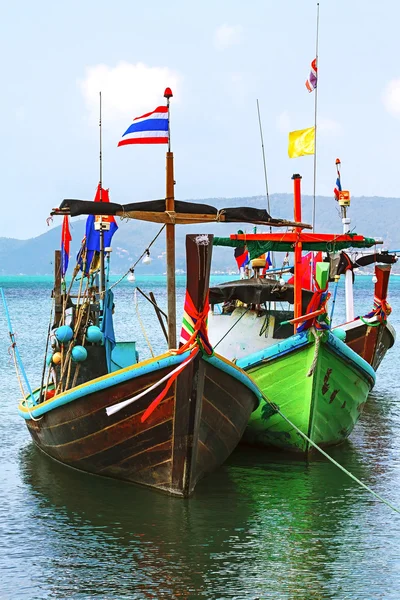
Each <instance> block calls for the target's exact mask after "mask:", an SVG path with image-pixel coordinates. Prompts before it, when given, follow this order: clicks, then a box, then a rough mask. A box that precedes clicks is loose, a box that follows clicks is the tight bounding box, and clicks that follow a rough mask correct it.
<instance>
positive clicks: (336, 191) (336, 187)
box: [333, 158, 342, 201]
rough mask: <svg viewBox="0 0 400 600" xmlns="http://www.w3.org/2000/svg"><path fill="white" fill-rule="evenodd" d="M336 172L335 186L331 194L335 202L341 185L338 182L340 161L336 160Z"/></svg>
mask: <svg viewBox="0 0 400 600" xmlns="http://www.w3.org/2000/svg"><path fill="white" fill-rule="evenodd" d="M336 171H337V178H336V185H335V189H334V190H333V193H334V194H335V198H336V200H337V201H339V192H341V191H342V183H341V181H340V160H339V159H338V158H337V159H336Z"/></svg>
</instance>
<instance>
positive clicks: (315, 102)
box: [312, 2, 319, 231]
mask: <svg viewBox="0 0 400 600" xmlns="http://www.w3.org/2000/svg"><path fill="white" fill-rule="evenodd" d="M318 34H319V2H317V35H316V42H315V66H316V72H317V85H316V88H315V96H314V191H313V211H312V231H314V230H315V194H316V186H317V108H318V85H319V71H318Z"/></svg>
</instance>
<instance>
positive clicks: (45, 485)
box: [0, 276, 400, 600]
mask: <svg viewBox="0 0 400 600" xmlns="http://www.w3.org/2000/svg"><path fill="white" fill-rule="evenodd" d="M221 279H222V278H221V277H214V278H213V281H214V282H217V281H220V280H221ZM136 284H137V285H138V286H139V287H140V288H141V289H142V290H143V291H144V292H145V293H148V292H149V291H153V292H154V293H155V296H156V299H157V301H158V302H159V304H160V306H161V307H162V308H163V309H164V310H165V308H166V292H165V280H164V278H163V277H147V278H142V279H141V278H138V279H137V281H136ZM0 285H1V286H2V287H3V288H4V290H5V293H6V296H7V300H8V303H9V309H10V315H11V318H12V322H13V327H14V330H15V334H16V340H17V343H18V347H19V350H20V353H21V356H22V358H23V361H24V365H25V369H26V372H27V376H28V378H29V380H30V382H31V385H32V386H34V385H37V384H38V382H40V378H41V372H42V367H43V359H44V348H45V339H46V332H47V327H48V322H49V318H50V309H51V302H50V292H51V287H52V281H51V279H50V278H27V277H25V278H23V277H7V278H5V277H3V278H2V279H0ZM114 291H115V305H116V310H115V315H114V316H115V323H116V325H115V330H116V335H117V338H118V339H121V340H122V339H124V340H136V341H137V347H138V350H139V353H140V356H141V358H145V357H148V356H150V355H151V351H153V352H154V353H155V354H158V353H159V352H162V351H164V350H165V348H166V344H165V341H164V338H163V335H162V333H161V330H160V328H159V325H158V321H157V319H156V316H155V313H154V310H153V308H152V306H151V305H150V304H148V303H147V302H146V300H145V299H144V298H143V297H141V296H140V294H138V293H137V292H136V297H135V286H134V285H132V284H129V283H125V282H124V283H123V284H121V285H119V286H117V287H116V288H115V289H114ZM183 296H184V278H180V279H179V281H178V293H177V303H178V307H179V309H180V311H182V306H183ZM372 299H373V283H372V281H371V277H370V276H368V277H358V278H357V281H356V287H355V302H356V312H357V314H365V313H367V312H368V311H369V310H370V309H371V308H372ZM389 300H390V304H391V305H392V307H393V313H392V315H391V317H390V320H391V322H392V324H393V325H394V326H395V327H396V328H397V330H398V331H400V278H397V277H391V281H390V297H389ZM343 302H344V290H343V287H342V284H340V287H339V290H338V296H337V301H336V307H335V321H336V322H337V323H339V322H340V321H343V320H344V312H343ZM137 310H138V311H139V315H140V317H141V320H142V322H143V326H144V328H145V331H146V336H144V333H143V330H142V328H141V326H140V325H139V322H138V319H137V312H136V311H137ZM233 334H234V330H233V331H232V335H233ZM146 338H147V341H146ZM9 346H10V340H9V338H8V329H7V323H6V320H5V315H4V311H3V310H2V307H0V367H1V368H0V373H1V381H0V383H1V388H0V389H1V399H0V400H1V412H0V415H1V418H0V473H1V485H0V599H1V600H9V599H10V600H17V599H24V600H25V599H26V600H47V599H49V600H50V599H52V600H53V599H66V598H71V599H73V600H81V599H82V600H83V599H86V598H88V599H91V598H101V599H107V600H108V599H113V600H114V599H115V600H120V599H125V598H129V599H135V600H136V599H137V600H142V599H147V598H154V599H161V598H168V599H175V598H177V599H197V598H198V599H203V598H204V599H212V600H217V599H225V598H226V599H232V598H235V599H238V600H241V599H252V600H256V599H264V598H274V599H275V598H276V599H280V600H294V599H296V600H297V599H299V600H300V599H301V600H303V599H304V600H309V599H321V600H322V599H323V600H328V599H332V600H333V599H335V600H337V599H352V600H353V599H357V600H358V599H360V600H361V599H365V600H373V599H381V598H385V599H389V598H390V599H393V600H399V599H400V558H399V556H400V537H399V534H400V515H399V514H396V513H395V512H393V511H392V510H391V509H390V508H389V507H387V506H386V505H384V504H381V503H380V502H378V501H377V500H376V499H375V498H374V497H372V496H371V495H370V494H369V493H368V492H367V491H366V490H364V489H362V488H360V487H359V486H358V485H357V484H356V483H355V482H354V481H352V480H351V479H350V478H349V477H348V476H347V475H345V474H344V473H343V472H341V471H340V470H339V469H338V468H337V467H336V466H334V465H333V464H331V463H329V462H328V460H327V459H325V458H324V457H316V458H313V459H312V460H311V461H310V462H305V461H304V460H299V459H294V458H293V457H291V456H290V455H284V454H282V453H278V452H275V453H272V452H269V451H262V450H254V449H249V448H244V447H242V448H239V449H238V450H236V451H235V452H234V454H233V455H232V456H231V458H230V459H229V460H228V462H227V463H226V464H225V465H223V466H222V467H221V468H220V469H218V471H216V472H215V473H213V474H211V475H209V476H208V477H206V478H205V479H204V480H203V481H201V482H200V483H199V485H198V486H197V488H196V491H195V494H194V496H193V498H191V499H190V500H180V499H176V498H169V497H167V496H164V495H162V494H160V493H157V492H153V491H151V490H147V489H144V488H141V487H138V486H135V485H130V484H127V483H123V482H118V481H113V480H109V479H105V478H101V477H96V476H92V475H87V474H84V473H80V472H78V471H75V470H73V469H70V468H68V467H66V466H63V465H61V464H58V463H56V462H54V461H53V460H51V459H49V458H48V457H46V456H45V455H43V454H42V453H41V452H40V451H39V450H37V449H36V448H35V446H34V445H33V443H32V442H31V441H30V436H29V433H28V431H27V429H26V426H25V423H24V421H23V419H22V418H21V417H19V415H18V413H17V403H18V399H19V397H20V391H19V386H18V383H17V380H16V377H15V375H14V367H13V362H12V358H11V355H10V353H9ZM150 347H151V348H150ZM399 357H400V342H399V343H398V344H395V346H394V347H393V348H392V349H391V350H390V351H389V352H388V353H387V355H386V357H385V359H384V362H383V363H382V365H381V367H380V369H379V371H378V377H377V383H376V386H375V388H374V390H373V392H372V393H371V394H370V397H369V399H368V403H367V405H366V407H365V410H364V412H363V414H362V416H361V419H360V421H359V423H358V424H357V426H356V428H355V430H354V431H353V433H352V435H351V437H350V439H349V440H348V441H347V442H346V443H344V444H342V445H341V446H339V447H336V448H331V449H329V453H330V455H331V456H332V457H334V459H335V460H336V461H338V462H339V463H340V464H342V465H343V466H344V467H345V468H346V469H348V470H349V471H351V472H352V473H353V474H354V475H355V476H356V477H358V478H359V479H361V480H362V481H363V482H364V483H366V484H367V485H368V486H370V487H371V488H372V489H373V490H375V491H376V492H378V493H379V494H381V495H382V496H384V497H385V498H386V499H387V500H389V501H390V502H391V503H393V504H395V505H397V506H400V360H399ZM282 385H284V384H282Z"/></svg>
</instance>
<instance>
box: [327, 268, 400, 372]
mask: <svg viewBox="0 0 400 600" xmlns="http://www.w3.org/2000/svg"><path fill="white" fill-rule="evenodd" d="M390 271H391V265H376V266H375V276H376V283H375V291H374V310H373V311H372V313H371V315H370V316H366V317H357V318H356V319H354V321H350V322H349V323H343V324H342V325H339V326H338V327H339V328H340V329H343V330H344V331H345V332H346V344H347V345H348V346H349V347H350V348H351V349H352V350H354V352H356V353H357V354H358V355H359V356H361V357H362V358H363V359H364V360H366V361H367V362H368V363H369V364H370V365H371V366H372V368H373V369H374V370H375V371H376V370H377V369H378V367H379V365H380V364H381V362H382V360H383V358H384V356H385V354H386V352H387V351H388V350H389V348H391V347H392V346H393V344H394V342H395V340H396V332H395V329H394V327H393V326H392V325H391V324H390V323H389V322H388V321H387V316H388V310H389V311H390V307H389V308H388V305H387V294H388V286H389V277H390ZM382 309H383V310H384V311H385V312H384V314H382Z"/></svg>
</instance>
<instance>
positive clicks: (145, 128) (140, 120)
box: [118, 106, 168, 146]
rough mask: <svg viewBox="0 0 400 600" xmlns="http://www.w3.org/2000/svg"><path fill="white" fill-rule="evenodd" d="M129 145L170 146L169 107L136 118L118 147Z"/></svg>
mask: <svg viewBox="0 0 400 600" xmlns="http://www.w3.org/2000/svg"><path fill="white" fill-rule="evenodd" d="M127 144H168V107H167V106H159V107H158V108H156V109H155V110H153V112H150V113H147V114H145V115H142V116H141V117H136V119H134V120H133V123H132V125H131V126H130V127H128V129H127V130H126V131H125V133H124V134H123V136H122V139H121V140H120V142H119V143H118V146H125V145H127Z"/></svg>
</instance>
